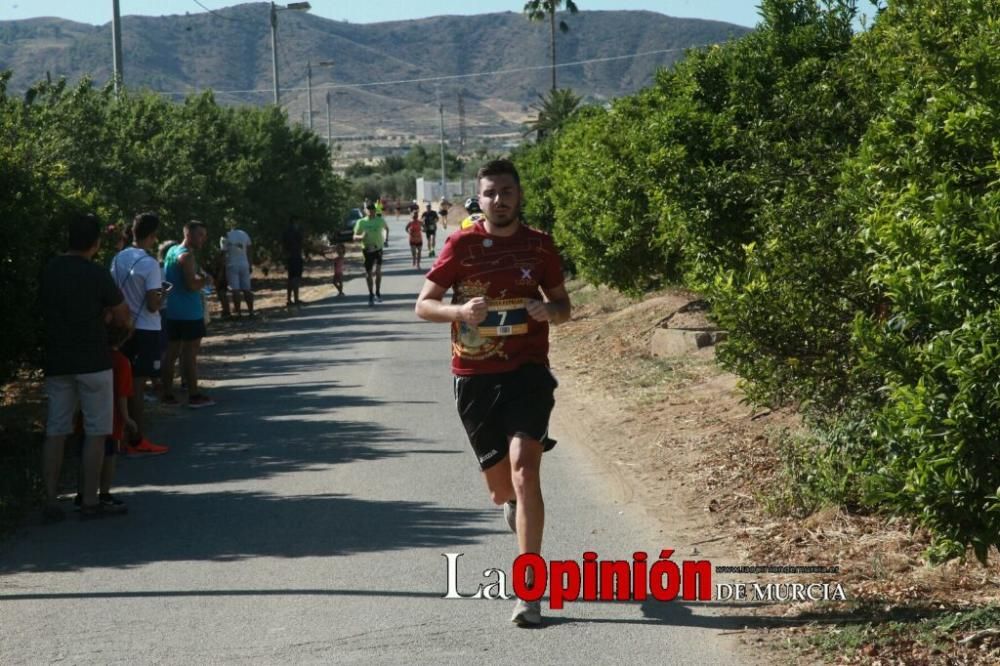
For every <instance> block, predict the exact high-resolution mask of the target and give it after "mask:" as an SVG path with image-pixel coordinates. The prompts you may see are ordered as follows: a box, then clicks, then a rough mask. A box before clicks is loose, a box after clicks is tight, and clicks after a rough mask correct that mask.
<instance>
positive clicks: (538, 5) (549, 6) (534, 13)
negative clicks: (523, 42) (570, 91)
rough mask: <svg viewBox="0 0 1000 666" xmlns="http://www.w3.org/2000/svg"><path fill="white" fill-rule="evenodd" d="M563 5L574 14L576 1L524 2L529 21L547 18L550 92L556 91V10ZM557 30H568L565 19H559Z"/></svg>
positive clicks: (539, 0) (544, 0)
mask: <svg viewBox="0 0 1000 666" xmlns="http://www.w3.org/2000/svg"><path fill="white" fill-rule="evenodd" d="M562 7H565V8H566V11H568V12H569V13H570V14H576V13H577V12H578V11H579V9H577V6H576V3H575V2H573V0H529V1H528V2H526V3H524V13H525V15H526V16H527V17H528V20H529V21H544V20H545V19H548V20H549V33H550V37H549V52H550V53H551V54H552V92H555V91H556V12H557V11H558V10H559V9H560V8H562ZM559 31H560V32H568V31H569V26H568V25H566V21H563V20H560V21H559Z"/></svg>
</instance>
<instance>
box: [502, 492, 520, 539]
mask: <svg viewBox="0 0 1000 666" xmlns="http://www.w3.org/2000/svg"><path fill="white" fill-rule="evenodd" d="M503 517H504V518H506V519H507V526H508V527H509V528H510V531H511V532H513V533H514V534H517V502H516V501H515V500H510V501H508V502H504V505H503Z"/></svg>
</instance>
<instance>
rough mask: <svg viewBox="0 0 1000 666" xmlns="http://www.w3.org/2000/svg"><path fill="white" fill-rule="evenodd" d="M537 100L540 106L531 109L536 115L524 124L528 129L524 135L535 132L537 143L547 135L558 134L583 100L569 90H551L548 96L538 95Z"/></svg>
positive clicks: (533, 106)
mask: <svg viewBox="0 0 1000 666" xmlns="http://www.w3.org/2000/svg"><path fill="white" fill-rule="evenodd" d="M538 99H539V100H541V104H535V105H532V107H531V108H533V109H535V110H536V111H538V115H537V116H536V117H535V119H534V120H529V121H528V122H527V123H526V124H527V126H528V129H527V131H526V132H525V134H528V133H530V132H537V133H538V140H539V141H541V140H542V139H543V138H545V137H546V136H547V135H549V134H555V133H556V132H558V131H559V128H560V127H562V126H563V125H564V124H565V123H566V121H567V120H569V119H570V117H571V116H572V115H573V114H574V113H576V111H577V109H578V108H579V107H580V102H581V101H582V100H583V98H582V97H580V96H579V95H576V94H574V93H573V91H572V90H570V89H569V88H564V89H562V90H553V91H551V92H549V94H548V95H545V96H543V95H539V96H538Z"/></svg>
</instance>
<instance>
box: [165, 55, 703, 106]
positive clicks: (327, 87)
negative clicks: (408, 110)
mask: <svg viewBox="0 0 1000 666" xmlns="http://www.w3.org/2000/svg"><path fill="white" fill-rule="evenodd" d="M717 45H718V44H717V43H713V44H699V45H696V46H684V47H679V48H673V49H659V50H656V51H642V52H640V53H629V54H626V55H620V56H608V57H605V58H589V59H587V60H577V61H574V62H564V63H559V64H557V65H556V67H576V66H578V65H589V64H591V63H595V62H611V61H614V60H628V59H630V58H641V57H644V56H650V55H659V54H663V53H677V52H680V51H687V50H689V49H702V48H708V47H710V46H717ZM551 67H552V65H532V66H530V67H514V68H511V69H497V70H493V71H489V72H473V73H470V74H448V75H442V76H425V77H421V78H417V79H396V80H394V81H369V82H367V83H328V84H321V85H317V86H313V89H314V90H333V89H335V88H371V87H374V86H395V85H402V84H405V83H428V82H432V81H453V80H457V79H471V78H476V77H479V76H497V75H499V74H516V73H518V72H531V71H537V70H542V69H550V68H551ZM282 90H284V91H289V92H291V91H301V90H305V88H282ZM155 92H159V93H160V94H161V95H187V94H190V91H187V92H177V91H167V90H160V91H155ZM215 92H218V93H230V94H246V93H261V92H269V90H268V89H264V88H255V89H252V90H217V91H215Z"/></svg>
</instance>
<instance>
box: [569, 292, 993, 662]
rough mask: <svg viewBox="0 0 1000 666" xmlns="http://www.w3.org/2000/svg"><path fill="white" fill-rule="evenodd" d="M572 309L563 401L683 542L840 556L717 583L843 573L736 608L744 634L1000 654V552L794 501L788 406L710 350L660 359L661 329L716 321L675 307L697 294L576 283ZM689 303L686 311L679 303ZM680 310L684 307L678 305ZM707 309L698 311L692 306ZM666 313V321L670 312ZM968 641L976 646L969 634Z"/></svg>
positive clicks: (978, 657) (754, 559)
mask: <svg viewBox="0 0 1000 666" xmlns="http://www.w3.org/2000/svg"><path fill="white" fill-rule="evenodd" d="M570 291H571V294H572V296H573V300H574V317H573V320H572V321H570V322H568V323H567V324H565V325H563V326H560V327H557V328H555V329H553V343H552V363H553V366H554V367H555V368H556V369H557V371H558V373H559V374H560V378H561V380H562V387H561V389H560V401H565V402H567V403H570V404H574V405H586V409H585V410H575V411H574V414H573V418H574V419H578V420H580V421H581V422H582V423H584V424H585V428H586V429H587V430H588V431H590V432H594V433H601V434H602V435H603V437H604V441H602V442H601V444H600V446H599V447H594V450H595V451H596V452H597V453H598V454H599V455H601V456H603V458H604V460H605V462H606V463H607V465H608V466H609V467H610V468H612V469H613V472H614V474H616V475H617V476H618V477H619V478H620V479H621V485H622V487H623V494H624V495H625V496H627V497H634V498H635V499H636V500H638V501H639V502H641V503H642V505H643V506H644V507H645V509H646V510H647V512H648V513H649V514H650V515H651V516H652V517H654V518H655V519H657V520H659V521H661V522H662V524H663V526H664V531H665V533H668V534H672V535H675V537H678V538H680V539H681V542H682V543H680V544H678V546H682V547H683V548H685V549H686V550H684V551H682V550H678V553H679V554H682V555H684V556H685V557H687V556H689V555H690V554H692V553H696V554H699V555H700V556H701V557H706V558H708V559H711V560H712V561H713V563H714V564H716V565H717V566H718V565H723V564H724V565H769V566H800V567H837V568H838V569H839V571H838V573H835V574H834V573H830V574H797V575H777V574H756V573H755V574H745V575H732V576H725V577H718V579H717V582H718V581H742V582H746V583H748V584H749V583H759V584H765V583H802V584H804V585H809V584H812V583H828V584H834V583H839V584H840V585H841V586H842V588H843V590H844V592H845V594H846V596H847V600H846V601H845V602H840V601H818V602H814V601H808V600H806V601H798V602H791V601H774V602H764V603H755V604H751V603H747V604H738V603H734V604H732V606H731V608H730V610H731V611H732V612H734V613H738V614H739V615H740V616H751V617H753V618H755V620H754V621H752V622H748V623H747V624H748V626H747V628H746V630H745V632H744V635H743V640H744V642H746V643H748V644H751V645H755V646H767V647H768V648H772V649H775V650H776V651H775V653H774V654H773V658H774V659H776V660H778V661H787V662H788V663H804V662H814V663H852V664H853V663H858V664H897V663H899V664H939V663H940V664H995V663H1000V638H998V634H1000V632H998V631H996V630H995V629H994V628H993V627H995V626H997V620H1000V564H998V562H997V561H996V559H995V558H994V560H993V561H992V562H991V563H990V566H988V567H983V566H981V565H980V564H979V563H978V562H976V561H975V560H974V559H971V560H968V561H965V562H959V561H955V562H951V563H948V564H946V565H943V566H940V567H931V566H928V565H926V564H925V563H924V562H923V560H922V558H921V552H922V551H923V549H924V548H926V547H927V545H928V543H929V540H928V538H927V535H925V534H923V533H922V532H921V531H919V530H914V529H913V528H912V526H911V525H910V524H908V523H907V522H906V521H901V520H896V519H891V518H888V517H884V516H858V515H851V514H848V513H847V512H845V511H843V510H842V509H840V508H837V507H828V508H825V509H822V510H820V511H818V512H815V513H813V514H812V515H809V516H798V517H796V516H793V515H785V514H783V513H782V507H783V506H784V505H785V504H786V503H785V502H784V501H783V500H784V498H785V496H786V495H787V494H788V493H793V492H795V487H794V482H791V481H789V479H793V478H794V476H795V473H796V470H793V469H789V464H790V463H789V457H788V456H787V455H785V453H784V452H785V450H786V447H788V446H789V442H791V441H794V437H795V434H796V433H797V432H799V431H801V428H802V426H801V424H800V422H799V419H798V417H797V415H796V414H795V413H794V412H793V411H791V410H779V411H768V410H758V411H754V410H753V409H752V408H751V407H750V406H749V405H748V404H746V403H745V402H744V400H743V395H742V393H741V392H740V390H739V387H738V382H737V378H736V377H734V376H733V375H731V374H729V373H727V372H724V371H723V370H721V369H720V368H719V367H718V365H717V364H716V363H715V359H714V347H712V346H708V347H705V348H702V349H698V350H693V349H692V350H690V351H686V352H680V353H675V354H673V355H668V356H663V357H655V356H654V355H653V354H652V352H651V340H652V338H653V335H654V331H656V330H657V329H658V328H661V327H663V326H664V324H665V323H667V324H668V325H669V326H671V327H674V326H676V327H677V328H678V329H691V328H697V327H698V326H700V325H701V326H704V325H705V323H704V321H703V322H701V323H700V324H699V322H697V321H694V320H693V319H692V315H690V314H686V313H684V312H680V313H678V310H682V309H683V308H684V306H685V305H687V304H688V303H690V302H692V301H695V300H696V299H697V297H696V295H695V294H691V293H688V292H684V291H668V292H663V293H659V294H654V295H650V296H648V297H646V298H644V299H642V300H641V301H632V300H629V299H627V298H625V297H623V296H622V295H620V294H617V293H615V292H612V291H609V290H605V289H595V288H594V287H591V286H585V285H582V284H571V285H570ZM675 313H677V314H675ZM671 315H673V317H671ZM694 319H697V316H694ZM668 320H669V321H668ZM960 641H965V642H960Z"/></svg>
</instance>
